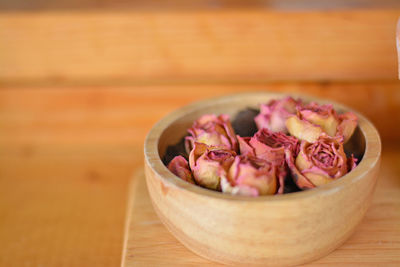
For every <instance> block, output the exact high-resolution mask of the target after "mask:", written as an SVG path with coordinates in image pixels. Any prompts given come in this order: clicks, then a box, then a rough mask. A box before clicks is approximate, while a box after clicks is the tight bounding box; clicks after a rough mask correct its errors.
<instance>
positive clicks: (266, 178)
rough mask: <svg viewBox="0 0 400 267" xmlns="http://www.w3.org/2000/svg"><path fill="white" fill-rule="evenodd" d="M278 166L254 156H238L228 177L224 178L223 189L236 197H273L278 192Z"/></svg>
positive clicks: (222, 181)
mask: <svg viewBox="0 0 400 267" xmlns="http://www.w3.org/2000/svg"><path fill="white" fill-rule="evenodd" d="M276 174H277V172H276V166H275V165H274V164H272V163H270V162H268V161H265V160H263V159H259V158H256V157H252V156H244V155H240V156H236V157H235V161H234V162H233V164H232V166H231V167H230V169H229V172H228V176H224V177H222V180H221V188H222V191H223V192H225V193H231V194H234V195H246V196H259V195H273V194H275V193H276V191H277V175H276Z"/></svg>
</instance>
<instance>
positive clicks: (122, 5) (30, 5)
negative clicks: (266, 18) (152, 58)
mask: <svg viewBox="0 0 400 267" xmlns="http://www.w3.org/2000/svg"><path fill="white" fill-rule="evenodd" d="M399 6H400V4H399V2H398V1H397V0H380V1H375V0H334V1H320V0H247V1H241V0H218V1H215V2H208V1H203V0H191V1H185V0H167V1H158V0H148V1H141V0H131V1H125V0H102V1H98V0H69V1H68V0H60V1H50V0H42V1H34V2H28V1H24V0H4V1H1V2H0V9H2V10H6V11H14V10H29V11H31V10H60V9H68V10H70V9H74V10H75V9H113V10H121V9H135V10H137V9H140V10H160V9H162V10H193V9H197V10H198V9H221V8H224V9H229V8H261V9H263V8H273V9H282V10H310V9H314V10H315V9H331V10H336V9H352V8H394V7H399Z"/></svg>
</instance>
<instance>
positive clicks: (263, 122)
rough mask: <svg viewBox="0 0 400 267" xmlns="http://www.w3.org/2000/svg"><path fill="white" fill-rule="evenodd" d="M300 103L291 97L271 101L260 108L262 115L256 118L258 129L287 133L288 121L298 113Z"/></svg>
mask: <svg viewBox="0 0 400 267" xmlns="http://www.w3.org/2000/svg"><path fill="white" fill-rule="evenodd" d="M298 104H299V101H296V100H294V99H293V98H291V97H287V98H284V99H280V100H271V101H270V102H269V103H268V104H262V105H261V106H260V113H259V114H258V115H257V116H256V117H255V118H254V121H255V122H256V125H257V128H258V129H263V128H265V129H269V130H270V131H272V132H284V133H287V129H286V124H285V121H286V119H287V118H288V117H289V116H290V115H292V114H294V113H296V105H298Z"/></svg>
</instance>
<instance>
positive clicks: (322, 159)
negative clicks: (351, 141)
mask: <svg viewBox="0 0 400 267" xmlns="http://www.w3.org/2000/svg"><path fill="white" fill-rule="evenodd" d="M286 161H287V163H288V166H289V168H290V170H291V172H292V177H293V180H294V182H295V183H296V184H297V186H298V187H300V188H301V189H307V188H314V187H316V186H320V185H323V184H326V183H329V182H331V181H333V180H335V179H338V178H340V177H342V176H343V175H345V174H346V173H348V172H349V171H350V170H352V169H353V168H355V166H356V164H355V163H356V159H354V158H353V156H352V157H351V158H349V159H347V157H346V154H345V153H344V150H343V144H342V143H341V140H340V138H337V137H330V136H328V135H325V134H324V135H322V136H321V137H319V139H318V140H317V141H316V142H314V143H309V142H307V141H302V142H301V145H300V151H299V154H298V155H297V157H294V156H293V154H292V153H291V151H290V150H287V151H286Z"/></svg>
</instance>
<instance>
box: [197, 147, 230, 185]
mask: <svg viewBox="0 0 400 267" xmlns="http://www.w3.org/2000/svg"><path fill="white" fill-rule="evenodd" d="M235 156H236V152H235V151H233V150H229V149H226V148H225V147H221V146H219V147H218V146H207V145H206V144H203V143H197V142H195V143H194V147H193V149H192V151H191V152H190V155H189V164H190V168H191V170H192V172H193V177H194V179H195V181H196V182H197V184H199V185H201V186H203V187H206V188H209V189H214V190H220V182H221V181H220V180H221V176H226V173H227V171H228V170H229V168H230V167H231V165H232V163H233V161H234V159H235Z"/></svg>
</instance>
